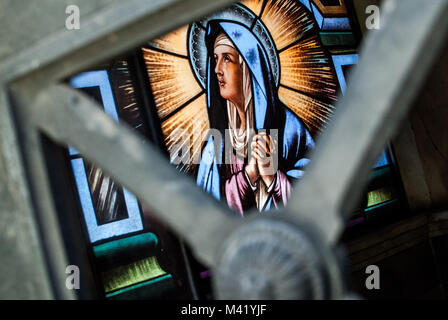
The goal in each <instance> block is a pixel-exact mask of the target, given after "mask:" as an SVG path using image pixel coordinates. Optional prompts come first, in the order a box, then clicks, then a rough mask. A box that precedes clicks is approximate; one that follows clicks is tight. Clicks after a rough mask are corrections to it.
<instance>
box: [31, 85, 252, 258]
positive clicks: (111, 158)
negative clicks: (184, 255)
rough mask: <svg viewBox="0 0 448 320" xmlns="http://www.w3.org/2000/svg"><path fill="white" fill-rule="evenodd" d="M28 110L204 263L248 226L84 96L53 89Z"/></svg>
mask: <svg viewBox="0 0 448 320" xmlns="http://www.w3.org/2000/svg"><path fill="white" fill-rule="evenodd" d="M27 109H28V111H29V112H30V115H31V116H32V118H33V121H34V122H35V123H36V124H37V125H38V126H39V128H40V129H41V130H42V131H43V132H44V133H45V134H47V135H48V136H49V137H50V138H51V139H53V140H55V141H56V142H59V143H61V144H65V143H68V144H70V145H72V146H73V147H75V148H76V149H77V150H79V151H80V153H81V154H83V155H84V156H85V157H86V158H87V159H89V160H91V161H92V162H93V163H95V164H96V165H98V166H99V167H101V168H102V169H103V170H104V171H105V172H106V173H108V174H109V175H111V176H113V177H114V179H115V180H116V181H117V182H119V183H120V184H122V185H124V186H126V187H127V188H129V189H130V190H131V191H132V192H133V193H134V194H136V196H137V197H139V198H140V199H141V201H142V202H143V203H144V204H145V205H146V206H147V207H148V208H150V209H151V210H153V211H155V212H156V213H157V214H158V215H159V216H160V217H161V218H163V219H164V220H165V221H166V222H167V223H168V224H169V226H170V227H172V228H173V230H174V231H176V232H177V233H178V235H179V236H181V237H183V238H185V239H186V240H187V241H188V242H189V243H190V244H192V246H193V251H194V253H195V255H196V256H197V257H198V258H199V259H200V260H202V262H204V263H206V264H208V265H210V266H214V264H215V258H216V254H217V252H218V251H219V248H220V245H221V243H222V242H223V241H224V239H225V238H226V237H227V236H228V235H229V233H230V232H231V231H232V230H234V229H235V228H236V227H237V226H238V225H240V224H242V223H243V221H242V220H241V219H238V218H234V217H233V214H232V213H231V212H230V210H229V209H228V208H226V207H225V206H224V205H222V204H221V203H219V202H217V201H216V200H214V199H213V198H211V197H210V196H209V195H207V194H206V193H205V192H203V191H202V190H201V189H199V188H198V187H197V186H196V185H195V184H194V182H193V181H192V180H191V179H190V178H188V177H186V176H184V175H182V174H181V173H179V172H177V171H176V170H175V169H174V168H173V167H172V166H171V165H170V164H168V163H167V161H166V158H164V157H163V156H162V155H161V154H160V153H159V152H158V151H157V150H156V149H155V148H154V147H153V146H150V145H148V144H143V143H142V142H141V139H139V138H138V137H137V136H136V135H135V133H133V132H132V131H131V130H130V129H128V128H126V127H125V126H124V125H120V124H117V123H115V122H114V121H113V120H112V119H111V118H109V117H108V116H107V115H106V114H105V113H104V112H103V111H101V110H100V108H98V107H96V106H95V103H94V102H93V101H92V100H90V99H88V98H86V97H84V96H83V95H82V94H81V93H80V92H78V91H75V90H74V89H71V88H69V87H66V86H63V85H56V86H52V87H49V88H48V89H46V90H45V91H43V92H41V94H39V96H38V98H37V100H36V102H35V103H34V104H33V105H32V106H31V107H30V108H27Z"/></svg>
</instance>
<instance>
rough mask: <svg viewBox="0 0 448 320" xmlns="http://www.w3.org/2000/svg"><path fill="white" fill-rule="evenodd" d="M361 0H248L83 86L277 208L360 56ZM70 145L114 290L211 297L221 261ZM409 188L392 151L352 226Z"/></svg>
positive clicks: (153, 135) (106, 288) (204, 174)
mask: <svg viewBox="0 0 448 320" xmlns="http://www.w3.org/2000/svg"><path fill="white" fill-rule="evenodd" d="M348 4H349V3H348V2H347V3H346V1H344V0H245V1H241V2H239V3H236V4H234V5H232V6H230V7H228V8H226V9H223V10H221V11H219V12H216V13H213V14H210V15H208V16H206V17H203V18H202V19H199V20H198V21H195V22H192V23H190V24H188V25H185V26H182V27H180V28H178V29H176V30H174V31H172V32H170V33H168V34H166V35H164V36H161V37H160V38H157V39H153V40H151V41H149V42H148V43H147V44H146V45H145V46H144V47H143V48H138V49H137V52H136V53H134V54H133V56H132V59H131V60H132V61H131V60H129V59H118V60H116V61H114V62H112V63H111V64H110V65H106V66H103V67H98V69H95V70H90V71H88V72H86V73H82V74H79V75H76V76H75V77H73V78H72V79H71V84H72V86H74V87H75V88H78V89H80V90H83V91H84V92H85V93H87V94H88V95H89V96H91V97H92V98H93V99H96V100H97V102H99V104H100V105H101V106H102V107H103V108H104V110H105V112H106V113H107V114H108V115H109V116H111V117H112V118H113V119H114V120H115V121H118V122H121V121H123V122H125V123H127V124H128V125H130V126H131V127H132V128H133V129H134V130H135V131H137V132H139V133H140V134H141V136H142V137H143V138H142V139H143V140H142V141H147V140H151V141H152V142H154V143H156V144H157V145H158V146H160V147H161V148H162V150H163V151H165V152H166V154H167V155H168V159H167V161H170V162H171V163H172V164H173V165H174V166H176V167H177V169H178V170H180V171H182V172H184V173H186V174H188V175H190V176H191V177H192V179H195V181H196V183H197V184H198V186H199V187H201V188H203V189H204V190H205V191H206V192H208V193H210V194H211V196H214V197H215V198H217V199H219V200H221V201H224V202H226V203H227V204H228V205H229V207H230V208H231V209H233V211H234V212H235V213H236V214H238V213H239V214H241V215H244V214H246V213H247V212H250V210H251V209H253V208H256V209H258V211H260V212H264V211H268V210H273V209H275V208H277V207H281V206H282V205H285V204H287V201H288V197H289V196H290V194H291V190H292V188H293V187H294V183H295V182H297V181H298V180H300V179H301V177H302V176H303V174H304V172H305V171H306V166H307V165H308V163H309V162H310V161H312V159H309V158H308V154H309V152H310V151H312V149H314V146H315V142H316V141H317V140H318V139H319V135H320V134H321V133H322V132H323V131H324V130H325V128H326V127H327V125H328V123H329V122H330V121H331V118H332V116H333V113H334V111H335V106H336V103H337V101H338V97H340V96H342V95H344V93H345V92H346V90H347V87H348V86H349V75H350V70H351V68H352V67H353V66H354V65H356V64H357V63H358V53H357V46H358V43H359V39H358V38H357V36H356V33H357V30H356V26H355V23H354V22H355V21H354V19H353V15H351V14H350V12H349V7H348V6H347V5H348ZM232 72H233V73H232ZM235 84H236V85H235ZM242 128H244V129H242ZM209 129H215V131H209ZM276 130H277V131H276ZM220 134H222V135H221V138H222V139H221V140H219V137H218V136H219V135H220ZM254 137H255V138H254ZM226 139H228V140H226ZM251 139H255V140H251ZM254 141H255V149H256V150H257V151H256V153H257V154H256V155H255V156H253V157H251V147H252V142H254ZM259 141H263V142H264V143H265V144H264V145H263V148H264V151H265V153H264V154H263V153H262V152H261V151H260V150H262V148H261V147H260V145H259V144H258V142H259ZM226 144H227V146H230V148H226V147H225V146H226ZM249 146H250V147H249ZM68 152H69V157H70V161H71V165H72V169H73V176H74V181H75V183H76V190H77V194H78V196H79V200H80V203H81V209H82V217H83V219H84V222H85V225H86V229H87V231H88V235H89V240H90V245H91V249H92V254H93V256H94V260H95V261H94V264H95V266H96V267H95V268H96V269H97V270H99V271H98V274H99V275H98V277H99V279H100V282H101V286H102V290H103V293H104V297H106V298H109V299H124V298H139V297H140V298H151V297H156V298H160V297H164V296H171V297H181V298H184V297H188V298H192V297H193V298H197V297H199V298H212V294H211V289H210V276H211V271H210V270H208V269H207V268H205V267H204V266H202V265H200V264H199V263H198V262H197V261H196V260H195V259H190V258H192V257H191V255H190V254H189V253H188V248H185V247H184V246H183V244H182V243H180V242H176V241H175V240H174V238H172V237H171V235H170V233H169V232H168V231H167V229H165V227H164V226H163V225H159V224H158V223H157V222H156V220H152V219H149V218H148V217H150V216H151V214H150V213H148V211H147V209H145V208H143V207H142V206H141V205H140V203H139V202H138V200H137V199H136V198H135V197H134V196H133V195H132V194H131V193H130V192H129V191H127V190H126V189H125V188H123V187H121V186H119V185H117V184H116V183H115V182H114V181H113V180H112V179H110V178H109V177H108V176H107V175H105V174H104V173H103V172H102V170H101V169H100V168H97V167H95V166H94V165H91V164H89V163H88V162H86V161H85V160H84V159H83V157H82V155H80V154H79V153H78V151H77V150H75V149H73V148H69V151H68ZM258 152H260V154H258ZM273 154H277V157H278V158H277V160H278V166H276V167H275V168H274V171H273V172H269V169H270V168H267V167H265V166H263V163H262V161H261V160H262V159H263V158H269V157H271V156H272V155H273ZM347 156H349V155H347ZM227 159H231V162H230V163H227V162H226V160H227ZM252 160H255V161H253V162H252ZM250 166H252V167H250ZM248 167H250V168H252V169H253V170H246V168H248ZM254 172H256V173H255V174H254ZM253 174H254V175H253ZM253 176H255V179H252V178H253ZM398 190H399V188H398V183H397V179H396V175H395V169H394V165H393V156H392V152H391V151H390V150H389V149H387V150H385V151H384V153H383V154H382V155H381V157H380V159H379V160H378V162H377V163H376V165H375V166H374V168H373V171H372V174H371V179H370V184H369V186H368V187H367V189H366V190H365V196H364V197H363V199H362V200H361V203H360V205H359V208H357V210H356V212H355V215H354V217H353V219H351V220H350V222H349V224H348V225H349V227H351V226H355V225H358V224H362V222H365V221H366V220H369V219H371V218H372V217H376V216H377V215H378V214H379V212H382V211H384V210H383V209H384V208H394V205H396V204H397V203H399V201H398V199H399V191H398ZM389 211H390V210H389ZM145 215H146V218H145ZM189 259H190V260H189ZM190 270H192V272H190Z"/></svg>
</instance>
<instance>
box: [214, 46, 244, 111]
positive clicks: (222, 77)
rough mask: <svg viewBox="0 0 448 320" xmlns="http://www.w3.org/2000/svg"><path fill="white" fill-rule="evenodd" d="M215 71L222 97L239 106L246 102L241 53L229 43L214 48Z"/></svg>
mask: <svg viewBox="0 0 448 320" xmlns="http://www.w3.org/2000/svg"><path fill="white" fill-rule="evenodd" d="M214 56H215V62H216V67H215V73H216V76H217V78H218V85H219V93H220V94H221V97H223V98H224V99H226V100H230V101H231V102H233V103H234V104H235V105H237V106H241V105H242V104H243V103H244V97H243V71H242V68H241V65H240V63H239V53H238V51H237V50H236V49H234V48H232V47H230V46H228V45H222V44H221V45H218V46H216V47H215V50H214Z"/></svg>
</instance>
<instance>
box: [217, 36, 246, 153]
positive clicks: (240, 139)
mask: <svg viewBox="0 0 448 320" xmlns="http://www.w3.org/2000/svg"><path fill="white" fill-rule="evenodd" d="M220 45H226V46H229V47H232V48H234V49H236V48H235V45H234V44H233V42H232V41H230V39H229V38H228V37H227V36H226V35H225V34H224V33H221V34H219V35H218V36H217V37H216V40H215V44H214V48H216V47H217V46H220ZM239 63H240V66H241V69H242V70H243V95H244V112H245V113H246V129H245V131H243V130H241V129H240V122H241V119H240V117H239V116H238V112H237V109H236V106H235V105H234V104H233V103H232V102H230V101H229V100H227V115H228V118H229V129H230V130H229V132H230V141H231V142H232V146H233V148H234V149H235V151H236V153H237V155H239V156H244V157H247V149H248V148H247V146H248V141H249V138H250V133H251V131H252V130H253V127H254V124H253V123H254V110H253V106H252V105H253V101H252V86H251V82H250V71H249V68H248V67H247V65H246V62H245V61H244V59H243V58H242V57H241V55H239Z"/></svg>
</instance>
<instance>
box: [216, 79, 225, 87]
mask: <svg viewBox="0 0 448 320" xmlns="http://www.w3.org/2000/svg"><path fill="white" fill-rule="evenodd" d="M218 84H219V86H220V87H224V86H225V85H226V83H225V82H224V81H222V80H218Z"/></svg>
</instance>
